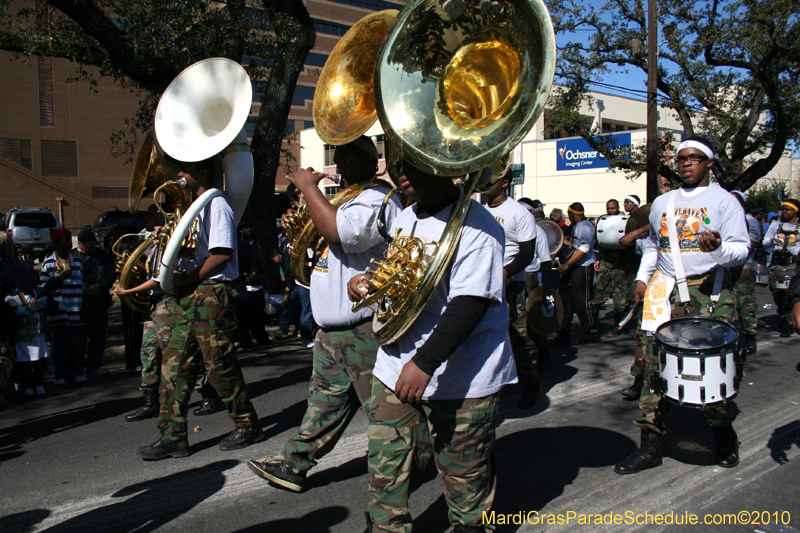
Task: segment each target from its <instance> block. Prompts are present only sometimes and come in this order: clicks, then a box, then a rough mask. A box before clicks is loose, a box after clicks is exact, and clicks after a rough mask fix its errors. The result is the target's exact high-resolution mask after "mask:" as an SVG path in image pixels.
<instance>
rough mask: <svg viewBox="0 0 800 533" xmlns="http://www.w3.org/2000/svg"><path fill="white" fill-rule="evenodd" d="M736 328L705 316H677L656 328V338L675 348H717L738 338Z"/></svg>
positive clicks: (698, 349) (700, 349) (692, 349)
mask: <svg viewBox="0 0 800 533" xmlns="http://www.w3.org/2000/svg"><path fill="white" fill-rule="evenodd" d="M738 336H739V334H738V333H737V332H736V329H735V328H734V327H733V326H731V325H730V324H728V323H727V322H723V321H721V320H716V319H713V318H705V317H690V318H677V319H675V320H670V321H668V322H665V323H664V324H662V325H661V326H660V327H659V328H658V329H657V330H656V340H657V341H658V342H660V343H661V344H663V345H665V346H668V347H672V348H675V349H676V350H689V351H704V350H718V349H720V348H722V347H723V346H726V345H728V344H730V343H732V342H734V341H736V339H737V338H738Z"/></svg>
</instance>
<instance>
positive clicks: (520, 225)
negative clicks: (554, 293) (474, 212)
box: [484, 198, 536, 281]
mask: <svg viewBox="0 0 800 533" xmlns="http://www.w3.org/2000/svg"><path fill="white" fill-rule="evenodd" d="M484 207H485V208H486V209H488V210H489V212H490V213H491V214H492V216H493V217H494V219H495V220H497V222H498V223H499V224H500V225H501V226H503V231H504V232H505V234H506V239H505V252H504V254H503V266H506V265H507V264H509V263H511V262H512V261H513V260H514V258H515V257H517V254H518V253H519V243H521V242H528V241H531V240H533V239H534V238H535V237H536V221H535V220H534V218H533V215H532V214H531V213H530V212H529V211H528V210H527V209H525V208H524V207H522V205H520V204H519V202H517V201H516V200H514V199H513V198H507V199H506V201H505V202H503V203H502V204H500V205H498V206H497V207H489V204H486V205H485V206H484ZM511 279H512V281H525V269H523V270H520V271H519V272H517V273H516V274H514V277H513V278H511Z"/></svg>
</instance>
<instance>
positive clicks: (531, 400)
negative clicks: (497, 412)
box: [517, 380, 542, 409]
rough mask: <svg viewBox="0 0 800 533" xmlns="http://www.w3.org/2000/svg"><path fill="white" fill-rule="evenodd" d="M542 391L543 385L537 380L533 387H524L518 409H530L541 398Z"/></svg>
mask: <svg viewBox="0 0 800 533" xmlns="http://www.w3.org/2000/svg"><path fill="white" fill-rule="evenodd" d="M541 392H542V386H541V385H540V384H539V381H538V380H537V381H536V383H534V385H533V387H524V386H523V387H522V394H521V395H520V397H519V401H518V402H517V408H518V409H530V408H531V407H533V406H534V405H536V402H537V401H538V400H539V394H541Z"/></svg>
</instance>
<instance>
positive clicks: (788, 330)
mask: <svg viewBox="0 0 800 533" xmlns="http://www.w3.org/2000/svg"><path fill="white" fill-rule="evenodd" d="M792 333H794V327H793V326H792V323H791V322H790V321H786V320H781V337H784V338H785V337H791V336H792Z"/></svg>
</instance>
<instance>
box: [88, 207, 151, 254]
mask: <svg viewBox="0 0 800 533" xmlns="http://www.w3.org/2000/svg"><path fill="white" fill-rule="evenodd" d="M145 214H146V211H136V212H134V213H131V212H130V211H119V210H117V211H106V212H105V213H101V214H99V215H98V216H97V219H96V220H95V221H94V226H93V227H92V229H93V230H94V233H95V235H97V240H98V241H100V244H101V245H102V246H103V248H104V249H105V250H106V251H108V252H110V251H111V247H112V246H114V243H115V242H117V239H119V238H120V237H122V236H123V235H125V234H127V233H139V232H140V231H142V230H143V229H144V216H145Z"/></svg>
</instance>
